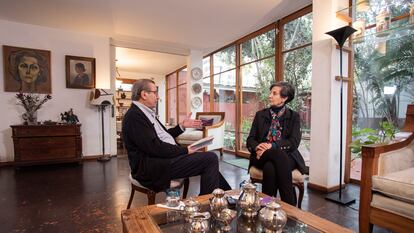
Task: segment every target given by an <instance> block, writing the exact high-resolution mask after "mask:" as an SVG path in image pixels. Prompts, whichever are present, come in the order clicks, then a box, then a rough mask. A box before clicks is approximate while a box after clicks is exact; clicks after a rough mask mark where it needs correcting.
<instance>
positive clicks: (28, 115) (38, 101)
mask: <svg viewBox="0 0 414 233" xmlns="http://www.w3.org/2000/svg"><path fill="white" fill-rule="evenodd" d="M16 98H17V101H18V103H17V105H21V106H23V107H24V109H25V110H26V112H25V113H23V115H22V118H23V120H24V121H25V124H28V125H36V124H37V110H39V109H40V107H42V105H43V104H44V103H46V102H47V101H48V100H50V99H52V96H51V95H49V94H47V95H44V96H43V97H42V96H41V95H40V94H33V93H22V92H19V93H17V94H16Z"/></svg>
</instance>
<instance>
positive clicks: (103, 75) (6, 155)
mask: <svg viewBox="0 0 414 233" xmlns="http://www.w3.org/2000/svg"><path fill="white" fill-rule="evenodd" d="M0 44H1V45H9V46H16V47H25V48H35V49H43V50H50V51H51V79H52V98H53V99H52V100H50V101H48V102H47V103H46V104H44V106H43V107H42V108H41V109H40V110H39V111H38V120H39V121H43V120H54V121H57V120H59V118H60V115H59V114H60V113H62V112H64V111H67V110H68V109H69V108H73V110H74V113H75V114H76V115H77V116H78V117H79V120H80V122H81V123H82V128H81V130H82V143H83V155H84V156H91V155H100V154H101V153H102V143H101V121H100V115H99V113H98V110H97V108H96V107H93V106H91V105H90V104H89V93H90V91H91V90H87V89H69V88H66V82H65V55H74V56H83V57H94V58H96V86H97V87H98V88H106V89H109V88H110V82H111V81H110V80H111V79H110V73H111V72H110V66H111V62H110V46H109V38H105V37H98V36H93V35H88V34H83V33H77V32H72V31H64V30H58V29H52V28H47V27H40V26H34V25H28V24H20V23H14V22H9V21H4V20H0ZM0 64H3V56H0ZM3 69H4V67H3V65H0V77H1V79H2V81H0V96H1V98H0V106H1V107H2V114H1V121H0V162H4V161H13V159H14V150H13V141H12V138H11V134H12V133H11V128H10V125H13V124H21V123H22V119H21V114H22V113H23V108H22V107H21V106H17V105H16V98H15V97H14V96H15V94H16V93H13V92H4V70H3ZM108 113H109V112H107V115H106V119H108V116H109V114H108ZM105 125H107V126H108V122H107V120H105ZM105 130H106V132H105V133H106V135H111V134H114V133H115V132H110V131H111V130H112V129H111V127H109V126H108V127H107V128H106V129H105ZM105 138H106V141H105V145H106V152H109V151H110V152H111V154H116V147H115V148H113V145H115V144H114V143H109V141H110V139H109V138H110V137H105Z"/></svg>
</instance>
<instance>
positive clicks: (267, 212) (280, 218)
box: [259, 198, 287, 232]
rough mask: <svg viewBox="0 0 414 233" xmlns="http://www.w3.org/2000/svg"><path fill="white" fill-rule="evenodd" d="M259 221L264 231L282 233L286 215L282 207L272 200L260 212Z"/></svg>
mask: <svg viewBox="0 0 414 233" xmlns="http://www.w3.org/2000/svg"><path fill="white" fill-rule="evenodd" d="M259 219H260V221H261V222H262V226H263V227H264V228H265V229H267V230H270V231H273V232H282V229H283V227H284V226H285V224H286V221H287V215H286V213H285V211H283V209H282V206H281V205H280V204H279V203H277V202H276V199H275V198H273V199H272V201H271V202H269V203H268V204H267V205H266V207H264V208H263V209H261V210H260V212H259Z"/></svg>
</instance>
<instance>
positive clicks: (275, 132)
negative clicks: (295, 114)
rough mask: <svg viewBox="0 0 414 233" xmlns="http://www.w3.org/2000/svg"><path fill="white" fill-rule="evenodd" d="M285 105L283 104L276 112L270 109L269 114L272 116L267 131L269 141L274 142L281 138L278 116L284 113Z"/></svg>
mask: <svg viewBox="0 0 414 233" xmlns="http://www.w3.org/2000/svg"><path fill="white" fill-rule="evenodd" d="M285 112H286V107H285V106H283V108H282V109H280V111H279V112H278V113H277V114H276V113H275V112H273V110H272V109H270V114H271V116H272V123H271V124H270V128H269V133H268V135H267V141H268V142H269V143H272V142H276V141H278V140H280V139H282V126H281V125H280V118H281V117H282V116H283V115H284V114H285Z"/></svg>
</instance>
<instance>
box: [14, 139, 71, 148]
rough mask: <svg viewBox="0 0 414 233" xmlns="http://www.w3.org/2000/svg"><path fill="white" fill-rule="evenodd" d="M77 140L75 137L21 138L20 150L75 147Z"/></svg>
mask: <svg viewBox="0 0 414 233" xmlns="http://www.w3.org/2000/svg"><path fill="white" fill-rule="evenodd" d="M75 145H76V140H75V138H74V137H40V138H20V139H19V147H20V150H25V149H30V150H43V149H47V148H50V149H54V148H56V149H57V148H61V147H75Z"/></svg>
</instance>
